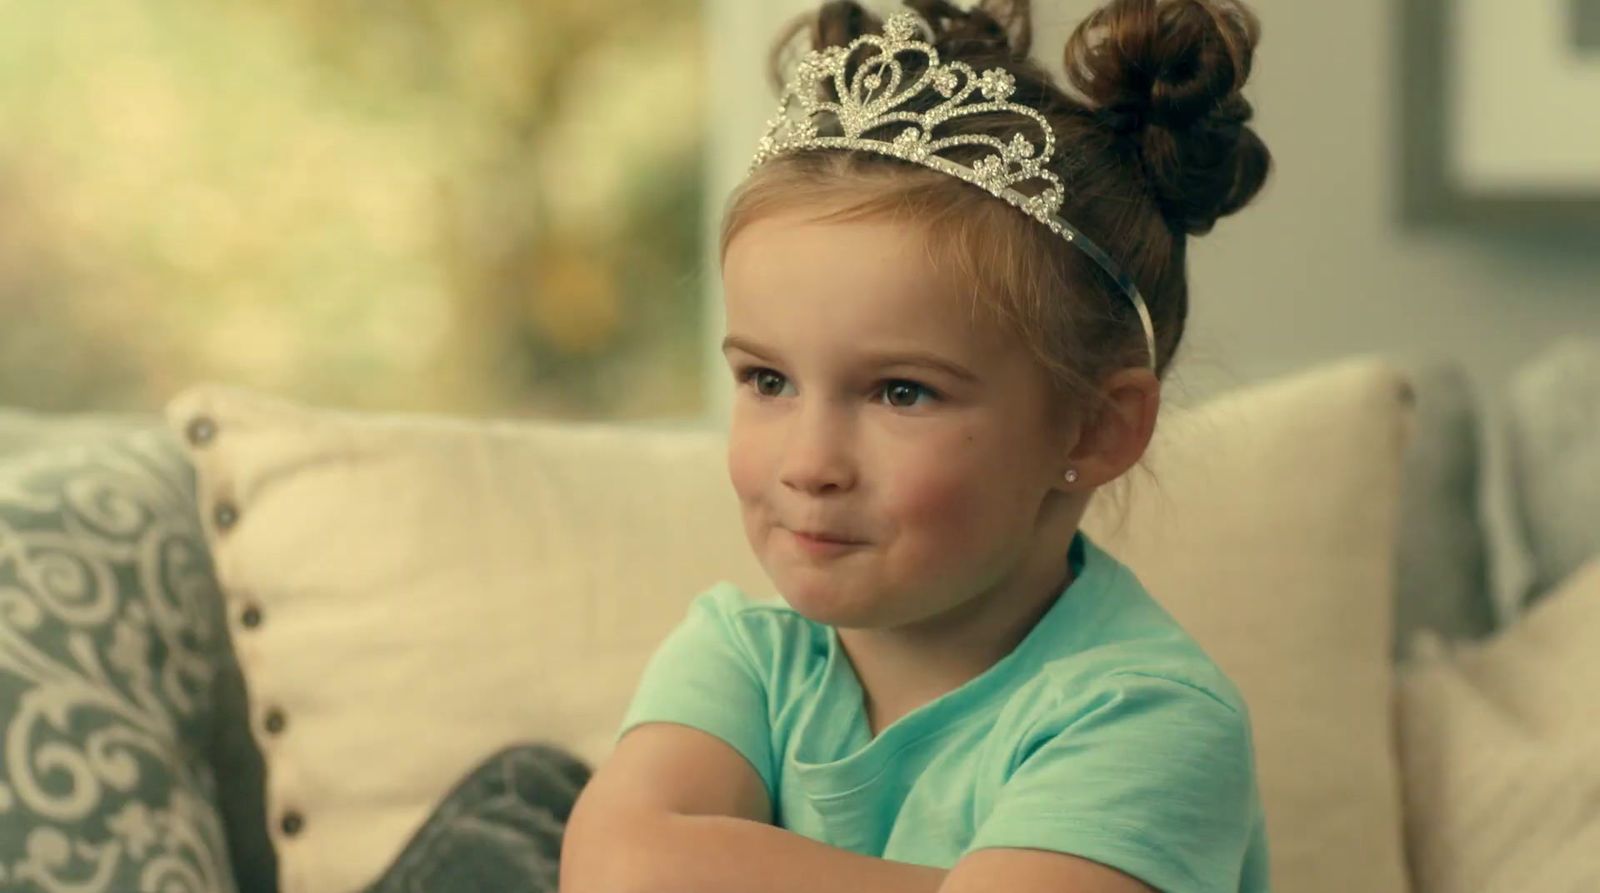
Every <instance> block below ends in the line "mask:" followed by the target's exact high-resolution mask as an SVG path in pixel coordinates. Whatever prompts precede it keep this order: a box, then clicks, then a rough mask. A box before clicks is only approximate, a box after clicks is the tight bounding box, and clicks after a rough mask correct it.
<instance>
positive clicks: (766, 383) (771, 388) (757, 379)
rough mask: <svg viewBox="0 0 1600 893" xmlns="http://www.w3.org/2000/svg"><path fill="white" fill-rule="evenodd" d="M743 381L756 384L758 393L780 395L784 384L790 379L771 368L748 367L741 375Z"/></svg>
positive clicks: (772, 395) (771, 395) (764, 395)
mask: <svg viewBox="0 0 1600 893" xmlns="http://www.w3.org/2000/svg"><path fill="white" fill-rule="evenodd" d="M739 378H740V380H741V381H747V382H750V383H752V384H753V385H754V387H755V389H756V393H757V394H760V395H761V396H763V397H780V396H782V395H783V388H784V385H786V384H788V381H787V380H786V379H785V378H784V377H783V376H782V375H779V374H778V373H776V372H774V371H772V370H771V369H746V370H744V372H742V373H741V374H740V376H739Z"/></svg>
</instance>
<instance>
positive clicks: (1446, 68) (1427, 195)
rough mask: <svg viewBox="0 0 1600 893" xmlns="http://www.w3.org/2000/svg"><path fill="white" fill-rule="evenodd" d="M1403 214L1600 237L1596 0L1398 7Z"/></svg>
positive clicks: (1431, 2)
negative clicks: (1599, 231)
mask: <svg viewBox="0 0 1600 893" xmlns="http://www.w3.org/2000/svg"><path fill="white" fill-rule="evenodd" d="M1399 2H1400V4H1401V19H1402V21H1401V29H1400V32H1399V33H1400V35H1401V39H1400V46H1399V51H1400V59H1399V65H1398V67H1397V77H1398V79H1399V81H1400V101H1399V103H1397V106H1396V107H1397V109H1398V112H1399V115H1400V118H1401V120H1400V122H1399V127H1398V131H1399V134H1400V138H1401V153H1400V154H1401V161H1402V171H1401V174H1402V184H1401V185H1402V189H1401V195H1402V197H1403V213H1404V216H1405V218H1406V219H1408V220H1411V221H1418V222H1422V221H1446V220H1451V221H1469V220H1477V221H1506V222H1534V221H1552V220H1562V221H1578V222H1585V223H1590V224H1592V225H1594V226H1596V227H1600V0H1517V2H1514V3H1512V2H1506V0H1399Z"/></svg>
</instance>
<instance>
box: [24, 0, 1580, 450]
mask: <svg viewBox="0 0 1600 893" xmlns="http://www.w3.org/2000/svg"><path fill="white" fill-rule="evenodd" d="M812 5H814V4H812V3H809V2H800V0H652V2H649V3H644V2H628V0H585V2H582V3H579V2H538V3H535V2H527V0H453V2H448V3H447V2H443V0H404V2H392V3H365V2H355V0H323V2H317V3H312V2H307V0H279V2H272V3H266V2H257V0H241V2H236V3H229V4H218V3H207V2H203V0H75V2H73V3H70V4H64V3H59V2H53V0H8V2H5V3H0V405H10V406H19V407H26V408H35V409H46V410H99V409H105V410H137V411H148V410H154V409H157V408H159V407H160V406H161V404H162V403H163V402H164V401H165V400H166V399H167V398H168V397H170V396H171V395H173V394H174V393H175V392H177V391H178V390H180V389H182V388H183V387H184V386H186V385H188V384H190V383H193V382H196V381H200V380H221V381H229V382H233V383H237V384H242V385H246V386H251V387H257V388H263V389H268V390H272V391H275V392H278V393H282V394H285V395H288V396H291V397H296V398H300V399H304V400H309V401H314V402H318V403H325V404H336V405H340V406H350V407H369V408H380V407H381V408H393V409H418V410H438V411H450V412H468V413H479V414H499V415H539V416H561V417H573V418H652V419H698V418H707V417H712V418H714V417H716V416H718V415H719V414H720V412H721V411H722V409H723V407H724V406H725V400H726V395H727V392H728V390H729V387H728V384H727V382H726V381H725V379H726V376H724V375H722V374H721V371H720V368H719V367H720V360H719V359H718V357H717V355H716V351H715V348H714V346H713V345H714V342H715V339H716V337H717V333H718V331H719V328H720V319H719V318H718V295H717V282H716V275H715V270H714V264H713V263H712V262H711V261H712V258H711V255H710V251H709V248H708V246H709V245H710V243H711V241H712V240H711V239H710V238H709V235H710V234H711V233H712V232H713V231H714V227H715V223H716V217H717V214H718V212H719V211H720V208H721V203H722V201H723V198H724V197H725V196H726V194H727V191H728V190H729V189H730V188H731V187H732V186H733V185H734V184H735V183H736V182H737V181H738V179H739V177H740V176H742V174H743V171H744V168H745V165H746V163H747V162H748V158H749V153H750V151H751V148H752V146H753V144H754V141H755V139H756V137H757V136H758V135H759V131H760V129H761V124H762V122H763V121H764V120H765V119H766V118H767V116H768V115H769V114H770V111H771V105H772V99H773V97H772V94H771V93H770V91H769V89H768V87H767V84H766V82H765V80H764V79H763V78H762V77H761V76H760V75H761V73H762V72H763V68H762V65H763V62H764V59H765V54H766V52H767V49H768V47H769V43H770V40H771V37H772V35H773V33H774V31H775V30H776V29H777V27H778V26H779V24H780V23H781V22H782V21H784V20H785V19H786V18H787V17H789V16H790V15H792V14H793V13H795V12H796V11H799V10H802V9H805V8H808V7H810V6H812ZM869 5H871V6H874V7H876V8H879V9H883V8H886V7H887V6H888V5H890V4H884V3H872V4H869ZM1035 5H1036V20H1037V33H1036V40H1035V50H1034V52H1035V55H1036V56H1038V57H1039V58H1040V59H1042V60H1043V61H1044V62H1046V64H1048V65H1051V66H1052V67H1056V68H1059V64H1060V63H1059V58H1060V51H1061V47H1062V44H1063V43H1064V41H1065V39H1066V37H1067V34H1068V33H1069V32H1070V29H1071V28H1072V26H1073V25H1074V24H1075V23H1076V22H1077V21H1079V20H1080V19H1081V18H1082V17H1083V16H1084V15H1085V14H1086V13H1087V12H1089V11H1090V10H1091V9H1092V8H1093V7H1094V6H1096V5H1097V4H1096V3H1094V2H1092V0H1061V2H1038V3H1036V4H1035ZM1253 6H1254V8H1256V9H1257V11H1258V12H1259V13H1260V14H1261V17H1262V20H1263V23H1264V38H1263V42H1262V44H1261V47H1260V51H1259V55H1258V58H1257V64H1256V67H1255V71H1254V72H1253V75H1252V78H1251V82H1250V84H1249V86H1248V87H1247V95H1248V96H1250V97H1251V99H1252V100H1253V102H1254V103H1255V106H1256V108H1257V111H1258V117H1257V119H1256V125H1257V127H1258V128H1259V130H1260V132H1261V133H1262V135H1263V136H1264V138H1265V140H1266V142H1267V144H1268V145H1269V147H1271V149H1272V151H1273V152H1274V154H1275V157H1276V161H1277V170H1276V172H1275V174H1274V176H1273V179H1272V180H1271V181H1270V183H1269V184H1268V186H1267V188H1266V190H1265V191H1264V192H1263V194H1262V195H1261V196H1260V197H1259V198H1258V200H1257V201H1256V202H1255V203H1254V204H1253V205H1252V206H1251V207H1249V208H1247V209H1246V210H1245V211H1244V212H1243V213H1241V214H1240V215H1239V216H1238V217H1236V218H1233V219H1229V220H1225V221H1223V222H1222V223H1221V224H1220V225H1219V226H1218V228H1217V229H1216V231H1215V232H1214V233H1213V234H1211V235H1210V236H1208V237H1206V238H1203V239H1199V240H1196V241H1195V243H1194V244H1193V247H1192V273H1191V276H1192V281H1193V299H1194V316H1193V320H1192V323H1191V329H1190V333H1189V336H1188V340H1187V342H1186V346H1185V350H1186V352H1187V356H1186V357H1185V358H1183V360H1182V361H1180V363H1179V364H1178V366H1177V367H1176V370H1175V374H1174V377H1173V380H1172V393H1173V395H1174V399H1177V400H1179V401H1183V400H1188V399H1194V398H1198V397H1203V396H1206V395H1207V394H1209V393H1211V392H1213V391H1216V390H1219V389H1222V388H1227V387H1232V386H1235V385H1238V384H1241V383H1245V382H1249V381H1252V380H1256V379H1261V378H1266V377H1269V376H1272V375H1274V374H1277V373H1279V372H1282V371H1286V370H1289V369H1294V368H1298V367H1302V366H1306V365H1310V364H1313V363H1316V362H1320V361H1323V360H1327V359H1331V358H1335V357H1339V356H1343V355H1346V354H1350V353H1357V352H1383V353H1390V354H1416V353H1428V354H1435V355H1438V356H1440V357H1443V358H1450V359H1455V360H1459V361H1461V362H1462V363H1463V364H1464V365H1465V366H1466V368H1467V369H1468V372H1469V373H1470V375H1471V376H1472V377H1473V379H1474V381H1475V382H1476V383H1478V384H1480V385H1483V386H1485V389H1489V387H1490V386H1492V385H1496V384H1498V383H1499V382H1500V381H1501V380H1502V379H1503V378H1504V377H1505V376H1506V375H1507V374H1508V372H1509V371H1510V370H1511V369H1513V368H1515V367H1516V366H1517V365H1518V364H1520V363H1521V362H1523V361H1525V360H1526V359H1527V358H1528V357H1530V356H1531V355H1533V354H1535V353H1536V352H1537V351H1538V350H1539V349H1540V348H1541V347H1542V346H1544V345H1545V344H1547V343H1548V342H1549V341H1550V340H1551V339H1552V338H1555V337H1557V336H1560V335H1562V334H1567V333H1571V332H1574V331H1587V332H1596V333H1600V114H1596V113H1595V112H1594V110H1596V109H1600V2H1596V0H1537V2H1530V3H1528V4H1503V3H1500V4H1495V3H1490V2H1487V0H1457V2H1450V0H1348V2H1344V3H1339V4H1317V3H1304V2H1300V0H1258V2H1256V3H1254V4H1253ZM1591 101H1592V104H1588V103H1590V102H1591ZM1584 108H1587V109H1589V113H1588V114H1584V113H1583V112H1582V110H1583V109H1584ZM1541 127H1543V128H1545V129H1544V130H1540V128H1541ZM1552 128H1553V129H1552ZM1546 131H1548V132H1546ZM1529 147H1534V148H1537V149H1541V151H1533V150H1532V149H1530V148H1529ZM1545 149H1548V150H1550V151H1542V150H1545Z"/></svg>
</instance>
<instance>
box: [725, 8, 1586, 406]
mask: <svg viewBox="0 0 1600 893" xmlns="http://www.w3.org/2000/svg"><path fill="white" fill-rule="evenodd" d="M1402 2H1403V0H1344V2H1340V3H1312V2H1307V0H1256V2H1255V3H1254V4H1253V5H1254V8H1255V9H1256V10H1257V11H1258V12H1259V13H1260V15H1261V18H1262V23H1263V40H1262V43H1261V46H1260V48H1259V51H1258V55H1257V59H1256V67H1255V70H1254V73H1253V74H1252V77H1251V80H1250V83H1249V85H1248V86H1247V87H1246V95H1247V96H1248V97H1250V99H1251V101H1252V102H1253V103H1254V105H1255V107H1256V110H1257V118H1256V124H1257V127H1258V131H1259V132H1260V133H1261V135H1262V137H1263V139H1265V141H1266V143H1267V145H1268V147H1269V148H1270V149H1271V150H1272V152H1273V154H1274V157H1275V161H1276V165H1277V167H1276V170H1275V171H1274V173H1273V176H1272V178H1271V180H1270V181H1269V183H1268V185H1267V187H1266V188H1265V190H1264V191H1263V192H1262V194H1261V195H1260V196H1258V197H1257V199H1256V201H1255V203H1254V204H1252V205H1251V206H1250V207H1248V208H1246V209H1245V210H1244V211H1242V212H1240V213H1239V214H1238V215H1236V216H1235V217H1233V218H1230V219H1227V220H1224V221H1222V222H1221V223H1219V224H1218V226H1217V228H1216V229H1215V230H1214V231H1213V232H1212V233H1211V234H1210V235H1208V236H1206V237H1204V238H1200V239H1195V240H1193V242H1192V244H1191V251H1190V256H1191V270H1190V283H1191V290H1192V300H1193V311H1192V314H1193V315H1192V317H1191V322H1190V328H1189V333H1188V336H1187V338H1186V340H1185V346H1184V348H1183V350H1184V351H1185V352H1186V356H1181V357H1180V361H1179V363H1178V364H1177V365H1176V366H1175V367H1174V378H1173V380H1172V382H1171V383H1172V385H1174V390H1175V395H1176V396H1177V397H1178V399H1179V400H1180V401H1183V400H1186V399H1189V398H1199V397H1203V396H1205V395H1206V394H1208V393H1212V392H1214V391H1216V390H1219V389H1222V388H1227V387H1231V386H1233V385H1236V384H1240V383H1245V382H1249V381H1254V380H1258V379H1261V378H1264V377H1268V376H1272V375H1275V374H1278V373H1281V372H1283V371H1286V370H1291V369H1296V368H1300V367H1303V366H1306V365H1310V364H1314V363H1317V362H1321V361H1323V360H1328V359H1332V358H1336V357H1341V356H1344V355H1347V354H1351V353H1357V352H1369V351H1376V352H1383V353H1395V354H1403V355H1408V356H1411V355H1421V356H1439V357H1453V358H1456V359H1459V360H1460V361H1461V362H1462V363H1463V364H1464V365H1465V366H1466V367H1467V369H1468V371H1469V373H1470V375H1471V376H1472V379H1473V380H1474V382H1475V383H1476V384H1477V385H1478V386H1479V388H1480V390H1482V391H1483V392H1484V393H1485V396H1486V397H1489V398H1491V399H1492V398H1494V397H1495V396H1496V395H1495V391H1496V390H1497V389H1498V388H1499V387H1500V386H1501V383H1502V382H1503V381H1504V380H1505V379H1506V377H1507V376H1508V375H1509V374H1510V372H1511V371H1512V370H1513V369H1515V368H1516V367H1517V366H1518V365H1519V364H1521V363H1522V362H1524V361H1525V360H1527V359H1528V358H1529V357H1530V356H1532V355H1534V354H1535V353H1536V352H1538V351H1539V349H1540V348H1541V347H1542V346H1543V345H1545V344H1546V343H1548V342H1549V341H1550V340H1551V339H1553V338H1556V337H1559V336H1561V335H1563V334H1567V333H1572V332H1580V331H1581V332H1589V333H1595V334H1600V220H1597V221H1596V224H1595V226H1593V227H1591V228H1588V229H1587V230H1586V231H1579V230H1578V229H1576V228H1574V227H1571V226H1568V227H1567V228H1565V229H1560V228H1551V229H1548V230H1546V231H1536V230H1529V229H1522V230H1517V231H1507V230H1505V229H1501V230H1499V231H1493V230H1489V231H1485V230H1483V229H1481V228H1480V229H1478V230H1476V231H1474V230H1469V229H1464V228H1455V229H1444V228H1434V229H1431V230H1421V231H1419V230H1415V229H1410V228H1407V227H1404V226H1402V224H1401V223H1400V221H1399V198H1398V193H1399V190H1398V183H1399V176H1400V172H1399V169H1398V168H1399V163H1398V156H1399V143H1398V140H1399V134H1398V132H1397V119H1398V115H1397V112H1396V108H1395V106H1396V103H1397V100H1398V91H1397V86H1396V85H1397V83H1398V78H1400V77H1401V70H1400V69H1401V66H1400V64H1399V60H1398V59H1397V58H1396V57H1397V53H1398V46H1399V39H1400V37H1399V27H1398V23H1399V12H1398V10H1399V7H1400V4H1401V3H1402ZM708 4H709V7H708V16H709V20H710V28H711V32H712V35H711V40H710V44H709V45H710V46H711V47H712V51H713V59H712V62H711V65H710V68H709V70H710V74H711V81H712V90H713V105H712V108H713V109H714V112H713V118H712V121H711V124H712V127H713V128H714V134H713V139H712V152H713V157H712V160H711V176H710V188H711V189H712V190H713V194H712V197H711V201H710V202H709V203H708V207H709V209H710V215H709V216H710V218H711V219H708V220H707V224H706V225H707V228H708V232H711V231H714V230H713V229H712V228H713V227H714V226H715V217H716V216H717V215H718V213H719V212H720V210H721V207H722V202H723V199H724V197H725V196H726V194H727V191H728V189H730V188H731V187H732V186H733V184H735V183H737V182H738V180H739V179H740V178H741V177H742V176H743V173H744V169H745V165H746V164H747V163H748V161H749V157H750V152H751V151H752V149H753V147H754V144H755V141H756V139H757V138H758V136H759V135H760V132H761V128H762V124H763V123H764V122H765V120H766V119H767V117H768V116H769V115H770V114H771V112H772V108H773V105H774V103H773V98H772V96H771V94H770V93H769V92H768V89H767V85H766V83H765V81H764V79H763V78H762V76H761V72H762V71H763V69H762V67H761V66H762V64H763V62H764V59H765V53H766V50H767V47H768V45H769V43H770V40H771V37H772V35H773V33H774V31H775V30H776V28H777V26H778V25H779V23H780V22H781V21H782V20H783V19H784V18H785V17H786V16H787V15H790V14H792V13H794V12H796V11H799V10H804V9H808V8H811V7H813V6H814V5H815V4H814V3H810V2H802V0H708ZM873 5H874V6H875V8H879V9H882V8H885V7H884V5H883V4H882V3H877V4H873ZM1097 5H1098V4H1097V3H1094V2H1089V0H1059V2H1037V0H1036V3H1035V6H1036V21H1035V27H1036V32H1037V33H1036V39H1035V50H1034V52H1035V55H1036V56H1038V57H1039V58H1041V59H1042V60H1044V61H1046V62H1047V63H1048V64H1050V65H1051V67H1052V68H1053V69H1054V70H1059V66H1060V62H1059V54H1060V52H1061V47H1062V45H1063V44H1064V42H1065V40H1066V37H1067V35H1068V34H1069V33H1070V31H1071V28H1072V27H1073V25H1075V24H1076V23H1077V21H1078V20H1079V19H1081V17H1082V16H1083V15H1084V14H1086V13H1087V12H1088V11H1089V10H1091V9H1093V8H1094V7H1095V6H1097ZM1573 112H1575V113H1576V112H1577V110H1573ZM1593 120H1594V122H1595V123H1594V127H1595V128H1596V145H1597V147H1600V114H1597V115H1595V117H1594V118H1593ZM709 241H710V240H709V239H708V242H709ZM710 302H711V304H712V306H713V311H716V310H717V307H718V305H719V304H720V299H718V298H717V295H716V293H715V288H714V287H713V294H712V295H711V296H710ZM708 319H709V321H708V326H709V331H710V332H711V333H720V329H721V324H722V323H721V318H720V315H719V313H717V312H713V313H711V314H709V315H708ZM716 337H720V335H719V334H718V335H716ZM712 340H714V339H713V338H711V337H709V336H708V343H709V342H710V341H712ZM711 349H712V351H713V352H715V347H714V346H713V347H712V348H711ZM710 387H711V388H712V389H713V394H715V395H716V399H717V400H719V401H720V400H723V399H725V396H726V392H727V382H726V381H725V379H724V378H723V377H721V376H718V375H713V376H710ZM714 405H718V404H714Z"/></svg>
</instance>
